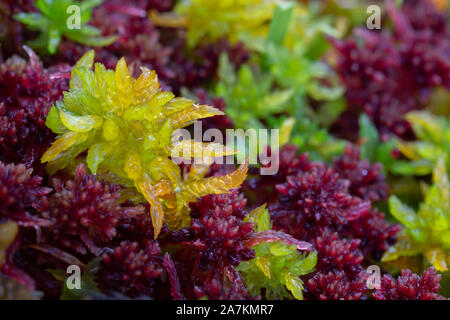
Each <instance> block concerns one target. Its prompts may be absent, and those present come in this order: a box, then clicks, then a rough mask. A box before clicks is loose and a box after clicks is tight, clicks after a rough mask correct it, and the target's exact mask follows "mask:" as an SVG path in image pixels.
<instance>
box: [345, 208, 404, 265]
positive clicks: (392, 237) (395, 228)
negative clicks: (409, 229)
mask: <svg viewBox="0 0 450 320" xmlns="http://www.w3.org/2000/svg"><path fill="white" fill-rule="evenodd" d="M344 229H345V231H344V232H343V233H344V234H345V235H347V236H350V237H352V238H355V239H360V240H361V244H360V249H361V251H362V252H363V254H364V256H365V257H368V258H373V259H375V260H380V259H381V256H382V255H383V253H384V252H385V251H386V250H387V249H388V248H389V246H391V245H393V244H394V243H395V242H396V240H397V233H398V232H399V231H400V229H401V227H400V225H398V224H390V223H388V222H387V221H386V219H385V216H384V214H383V213H382V212H379V211H378V210H376V209H372V210H370V211H369V212H368V213H367V214H365V215H363V216H362V217H360V218H358V219H356V220H353V221H350V222H349V223H348V225H347V226H346V227H345V228H344Z"/></svg>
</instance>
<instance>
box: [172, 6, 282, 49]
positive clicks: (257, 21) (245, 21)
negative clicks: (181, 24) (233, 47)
mask: <svg viewBox="0 0 450 320" xmlns="http://www.w3.org/2000/svg"><path fill="white" fill-rule="evenodd" d="M276 2H279V1H277V0H221V1H211V0H182V1H180V2H179V3H178V5H177V6H176V7H175V11H176V12H177V13H178V14H180V15H181V16H183V17H185V18H187V21H188V22H187V23H188V34H187V38H188V44H189V45H190V46H194V45H195V44H197V43H198V42H199V41H201V40H207V41H214V40H217V39H218V38H221V37H225V36H226V37H228V39H229V40H230V41H231V42H234V41H237V40H239V38H240V37H241V36H248V35H265V34H266V33H267V22H268V21H270V19H271V17H272V14H273V9H274V6H275V3H276Z"/></svg>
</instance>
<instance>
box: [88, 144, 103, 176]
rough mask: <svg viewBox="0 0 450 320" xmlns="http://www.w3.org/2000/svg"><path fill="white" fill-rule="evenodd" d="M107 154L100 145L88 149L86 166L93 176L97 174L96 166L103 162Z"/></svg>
mask: <svg viewBox="0 0 450 320" xmlns="http://www.w3.org/2000/svg"><path fill="white" fill-rule="evenodd" d="M106 154H107V151H106V150H105V147H104V145H103V144H101V143H97V144H94V145H93V146H92V147H90V148H89V150H88V154H87V157H86V163H87V165H88V168H89V170H91V172H92V173H93V174H96V173H97V169H98V166H99V165H100V163H101V162H102V161H103V159H104V158H105V156H106Z"/></svg>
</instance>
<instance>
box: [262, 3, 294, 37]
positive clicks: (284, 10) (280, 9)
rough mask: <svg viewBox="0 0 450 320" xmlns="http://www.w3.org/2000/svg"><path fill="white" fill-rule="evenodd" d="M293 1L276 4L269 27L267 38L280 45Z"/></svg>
mask: <svg viewBox="0 0 450 320" xmlns="http://www.w3.org/2000/svg"><path fill="white" fill-rule="evenodd" d="M294 7H295V3H294V2H280V3H278V4H277V5H276V7H275V11H274V15H273V18H272V21H271V23H270V28H269V36H268V40H269V41H270V42H273V43H274V44H277V45H281V44H282V43H283V41H284V39H285V36H286V32H287V31H288V27H289V24H290V22H291V19H292V14H293V11H294Z"/></svg>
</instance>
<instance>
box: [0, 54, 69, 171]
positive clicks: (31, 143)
mask: <svg viewBox="0 0 450 320" xmlns="http://www.w3.org/2000/svg"><path fill="white" fill-rule="evenodd" d="M26 51H27V53H28V55H29V56H30V59H29V61H28V62H27V61H25V60H24V59H22V58H20V57H18V56H13V57H11V58H9V59H8V60H7V61H6V62H5V63H3V64H1V65H0V160H1V161H4V162H14V163H21V162H22V163H25V164H26V165H27V167H29V168H34V169H35V170H39V172H41V171H43V170H42V166H41V164H40V161H39V159H40V157H41V156H42V154H43V153H44V152H45V150H46V149H47V148H48V147H49V145H50V143H51V142H52V141H53V140H54V134H53V133H52V132H51V131H50V129H48V128H47V127H46V126H45V119H46V117H47V113H48V111H49V109H50V107H51V106H52V105H53V104H54V103H55V101H56V100H58V99H59V98H60V97H61V96H62V92H63V91H64V90H66V89H68V83H67V80H65V79H61V78H57V77H55V74H54V73H56V72H57V71H59V70H60V68H63V66H60V67H58V66H57V67H54V68H52V69H48V70H46V69H44V68H43V67H42V64H41V63H40V61H39V58H38V57H37V56H36V55H35V54H34V52H33V51H31V49H26Z"/></svg>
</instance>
